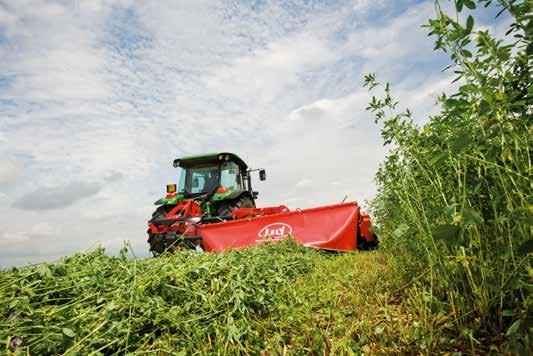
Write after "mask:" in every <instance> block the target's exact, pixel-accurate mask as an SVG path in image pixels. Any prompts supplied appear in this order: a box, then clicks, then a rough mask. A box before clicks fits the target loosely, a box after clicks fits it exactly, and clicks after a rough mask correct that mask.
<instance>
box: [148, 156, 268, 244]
mask: <svg viewBox="0 0 533 356" xmlns="http://www.w3.org/2000/svg"><path fill="white" fill-rule="evenodd" d="M174 167H176V168H178V169H179V170H180V177H179V183H178V184H177V185H176V184H168V185H167V195H166V196H165V197H163V198H161V199H159V200H157V201H156V202H155V205H158V206H159V207H158V208H157V209H156V210H155V211H154V213H153V214H152V220H151V221H157V220H162V219H165V218H167V215H168V214H169V213H170V212H172V211H173V209H174V211H175V210H177V209H176V208H180V207H181V204H184V202H188V201H191V200H193V201H194V203H195V204H194V205H195V207H196V209H198V207H199V208H200V210H199V211H196V212H195V214H194V215H199V216H201V217H202V219H204V220H208V219H209V218H213V219H218V218H223V217H227V216H229V215H230V213H231V212H232V211H233V210H236V209H239V208H255V199H256V198H257V196H258V194H259V193H258V192H257V191H254V190H253V188H252V178H251V173H252V172H254V171H259V179H260V180H262V181H263V180H265V179H266V173H265V170H264V169H253V170H251V169H248V165H247V164H246V163H245V162H244V161H243V160H242V159H241V158H240V157H239V156H237V155H236V154H233V153H229V152H219V153H210V154H203V155H197V156H188V157H183V158H178V159H176V160H174ZM148 243H149V244H150V251H152V252H153V253H154V254H159V253H161V252H162V251H164V250H165V248H167V246H166V243H164V241H162V240H161V239H159V238H156V236H155V235H154V234H152V233H151V231H150V229H149V230H148Z"/></svg>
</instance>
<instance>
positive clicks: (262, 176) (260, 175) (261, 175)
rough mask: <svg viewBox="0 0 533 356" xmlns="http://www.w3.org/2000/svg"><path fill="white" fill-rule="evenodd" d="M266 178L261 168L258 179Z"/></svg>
mask: <svg viewBox="0 0 533 356" xmlns="http://www.w3.org/2000/svg"><path fill="white" fill-rule="evenodd" d="M266 179H267V174H266V171H265V170H264V169H261V170H260V171H259V180H266Z"/></svg>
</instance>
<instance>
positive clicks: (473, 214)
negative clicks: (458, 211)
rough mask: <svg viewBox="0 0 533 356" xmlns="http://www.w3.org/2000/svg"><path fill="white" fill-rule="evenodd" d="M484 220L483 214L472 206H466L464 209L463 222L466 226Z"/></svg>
mask: <svg viewBox="0 0 533 356" xmlns="http://www.w3.org/2000/svg"><path fill="white" fill-rule="evenodd" d="M482 222H483V218H482V217H481V215H480V214H479V213H478V212H477V211H475V210H473V209H470V208H465V209H464V210H463V223H464V224H465V226H471V225H478V224H481V223H482Z"/></svg>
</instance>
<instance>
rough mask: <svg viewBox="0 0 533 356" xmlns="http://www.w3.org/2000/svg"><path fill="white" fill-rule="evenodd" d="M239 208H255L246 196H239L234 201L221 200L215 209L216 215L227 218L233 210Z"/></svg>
mask: <svg viewBox="0 0 533 356" xmlns="http://www.w3.org/2000/svg"><path fill="white" fill-rule="evenodd" d="M239 208H255V203H254V201H253V200H252V199H250V197H247V196H246V195H241V196H240V197H238V198H236V199H228V200H223V201H222V202H220V203H219V205H218V207H217V215H218V216H228V215H230V214H231V212H232V211H233V210H236V209H239Z"/></svg>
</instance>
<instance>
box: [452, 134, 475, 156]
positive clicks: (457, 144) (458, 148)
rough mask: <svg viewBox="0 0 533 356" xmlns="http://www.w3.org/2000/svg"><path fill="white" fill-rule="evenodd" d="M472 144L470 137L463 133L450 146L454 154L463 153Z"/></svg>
mask: <svg viewBox="0 0 533 356" xmlns="http://www.w3.org/2000/svg"><path fill="white" fill-rule="evenodd" d="M471 143H472V138H471V137H470V135H468V134H466V133H463V134H461V135H460V136H459V137H457V138H456V139H455V140H454V141H453V142H452V143H451V145H450V149H451V150H452V152H453V153H456V154H457V153H461V152H463V151H464V150H465V149H466V148H468V147H469V146H470V144H471Z"/></svg>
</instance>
